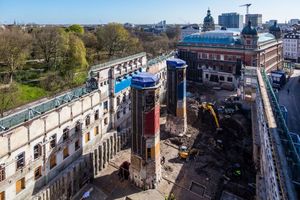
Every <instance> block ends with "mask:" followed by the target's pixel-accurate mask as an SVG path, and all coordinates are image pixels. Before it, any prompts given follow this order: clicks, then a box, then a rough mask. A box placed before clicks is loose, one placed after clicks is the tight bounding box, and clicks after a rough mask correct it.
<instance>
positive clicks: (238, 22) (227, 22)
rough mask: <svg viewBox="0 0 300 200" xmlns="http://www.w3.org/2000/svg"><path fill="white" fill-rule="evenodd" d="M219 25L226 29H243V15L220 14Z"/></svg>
mask: <svg viewBox="0 0 300 200" xmlns="http://www.w3.org/2000/svg"><path fill="white" fill-rule="evenodd" d="M219 25H220V26H224V27H226V28H239V29H242V28H243V15H240V14H238V13H222V15H219Z"/></svg>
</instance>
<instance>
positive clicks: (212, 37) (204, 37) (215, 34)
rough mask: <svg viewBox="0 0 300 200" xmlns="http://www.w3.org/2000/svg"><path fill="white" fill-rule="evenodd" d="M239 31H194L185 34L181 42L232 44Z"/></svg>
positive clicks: (235, 40)
mask: <svg viewBox="0 0 300 200" xmlns="http://www.w3.org/2000/svg"><path fill="white" fill-rule="evenodd" d="M238 35H239V33H238V32H234V31H230V30H215V31H207V32H203V33H194V34H191V35H188V36H186V37H185V38H184V39H183V41H182V42H184V43H197V44H223V45H234V44H235V43H236V42H237V37H236V36H238Z"/></svg>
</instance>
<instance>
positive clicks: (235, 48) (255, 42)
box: [177, 22, 283, 88]
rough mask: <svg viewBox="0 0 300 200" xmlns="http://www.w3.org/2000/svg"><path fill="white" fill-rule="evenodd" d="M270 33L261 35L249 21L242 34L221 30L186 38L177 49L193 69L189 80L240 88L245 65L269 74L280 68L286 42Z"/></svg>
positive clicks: (190, 71)
mask: <svg viewBox="0 0 300 200" xmlns="http://www.w3.org/2000/svg"><path fill="white" fill-rule="evenodd" d="M278 31H279V32H280V30H278ZM270 32H271V33H257V31H256V29H255V28H253V27H251V23H250V22H249V23H248V25H247V26H245V27H244V29H243V30H242V32H235V31H230V30H218V31H208V32H204V33H196V34H192V35H189V36H187V37H185V38H184V39H183V40H182V41H181V42H180V43H179V44H178V45H177V48H178V53H179V58H181V59H183V60H185V61H186V62H187V65H188V66H189V67H188V68H187V79H188V80H191V81H196V82H204V83H214V84H216V85H220V86H224V87H231V88H232V87H237V83H238V79H239V77H240V73H241V68H242V66H243V65H246V66H256V67H265V68H266V70H267V71H270V70H273V69H277V68H280V67H281V65H282V59H283V57H282V40H281V39H280V34H277V33H275V32H274V31H273V29H271V30H270ZM275 36H276V37H275Z"/></svg>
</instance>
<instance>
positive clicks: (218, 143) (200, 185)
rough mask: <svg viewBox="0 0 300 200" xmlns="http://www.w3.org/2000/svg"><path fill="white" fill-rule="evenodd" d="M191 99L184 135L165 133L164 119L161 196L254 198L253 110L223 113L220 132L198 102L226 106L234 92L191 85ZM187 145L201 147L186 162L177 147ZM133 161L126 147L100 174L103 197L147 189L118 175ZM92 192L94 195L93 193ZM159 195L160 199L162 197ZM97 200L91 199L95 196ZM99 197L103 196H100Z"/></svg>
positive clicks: (98, 180) (179, 199)
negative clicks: (237, 172)
mask: <svg viewBox="0 0 300 200" xmlns="http://www.w3.org/2000/svg"><path fill="white" fill-rule="evenodd" d="M189 89H190V90H189V92H190V98H189V99H188V102H187V110H188V129H187V133H186V135H185V136H183V137H179V136H174V135H171V134H170V133H168V132H165V131H164V123H165V122H166V118H165V117H162V118H161V156H164V157H165V161H166V162H165V163H164V164H163V165H162V177H163V178H162V180H161V182H160V184H159V186H158V188H157V189H156V190H157V191H158V194H161V199H162V200H163V199H165V197H166V196H168V195H170V194H171V193H173V194H174V196H175V198H176V200H196V199H199V200H202V199H203V200H206V199H207V200H208V199H222V198H221V195H222V193H224V192H226V193H231V194H234V195H236V196H237V197H240V199H254V196H255V184H254V183H255V171H254V166H253V163H252V161H251V160H252V138H251V122H250V120H249V113H247V112H243V111H240V110H239V111H236V112H235V113H234V114H232V115H231V116H225V117H224V116H222V115H221V114H220V115H219V118H220V125H221V127H222V131H221V132H216V127H215V125H214V121H213V118H212V117H211V115H210V114H209V113H208V114H207V113H206V114H205V113H204V114H203V113H202V112H199V110H198V107H199V101H207V102H212V101H215V102H216V105H222V100H223V99H225V98H226V97H229V96H232V95H234V92H232V91H214V90H207V89H206V88H202V89H201V88H200V89H199V87H197V88H196V89H195V88H189ZM181 145H185V146H187V147H188V148H190V149H194V150H196V152H197V153H196V154H195V155H194V156H190V158H189V159H187V160H182V159H180V158H179V157H178V149H179V147H180V146H181ZM124 161H129V162H130V148H128V149H126V150H123V151H121V152H120V153H119V154H118V155H117V156H116V157H115V158H114V159H113V160H112V161H111V162H110V163H109V165H108V167H106V168H105V169H104V170H103V171H102V172H101V173H100V174H99V177H98V178H96V179H95V180H94V181H93V183H92V185H93V187H95V188H97V189H98V190H101V191H102V192H103V193H104V194H105V195H102V199H120V200H121V199H125V197H126V196H129V195H132V194H139V193H142V190H140V189H138V188H136V187H135V186H133V185H131V183H130V182H129V181H127V180H124V181H120V180H119V177H118V175H117V171H118V167H119V166H120V165H121V163H122V162H124ZM237 164H238V165H239V166H240V169H241V176H238V177H234V176H231V175H232V173H231V171H232V170H230V169H231V168H232V167H233V166H234V165H237ZM92 195H93V193H92ZM157 198H158V197H157ZM91 199H92V198H91ZM98 199H99V198H98Z"/></svg>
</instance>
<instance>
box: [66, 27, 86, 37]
mask: <svg viewBox="0 0 300 200" xmlns="http://www.w3.org/2000/svg"><path fill="white" fill-rule="evenodd" d="M66 31H67V32H73V33H77V34H80V35H83V34H84V28H83V27H82V26H81V25H79V24H73V25H71V26H69V27H68V28H66Z"/></svg>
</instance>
